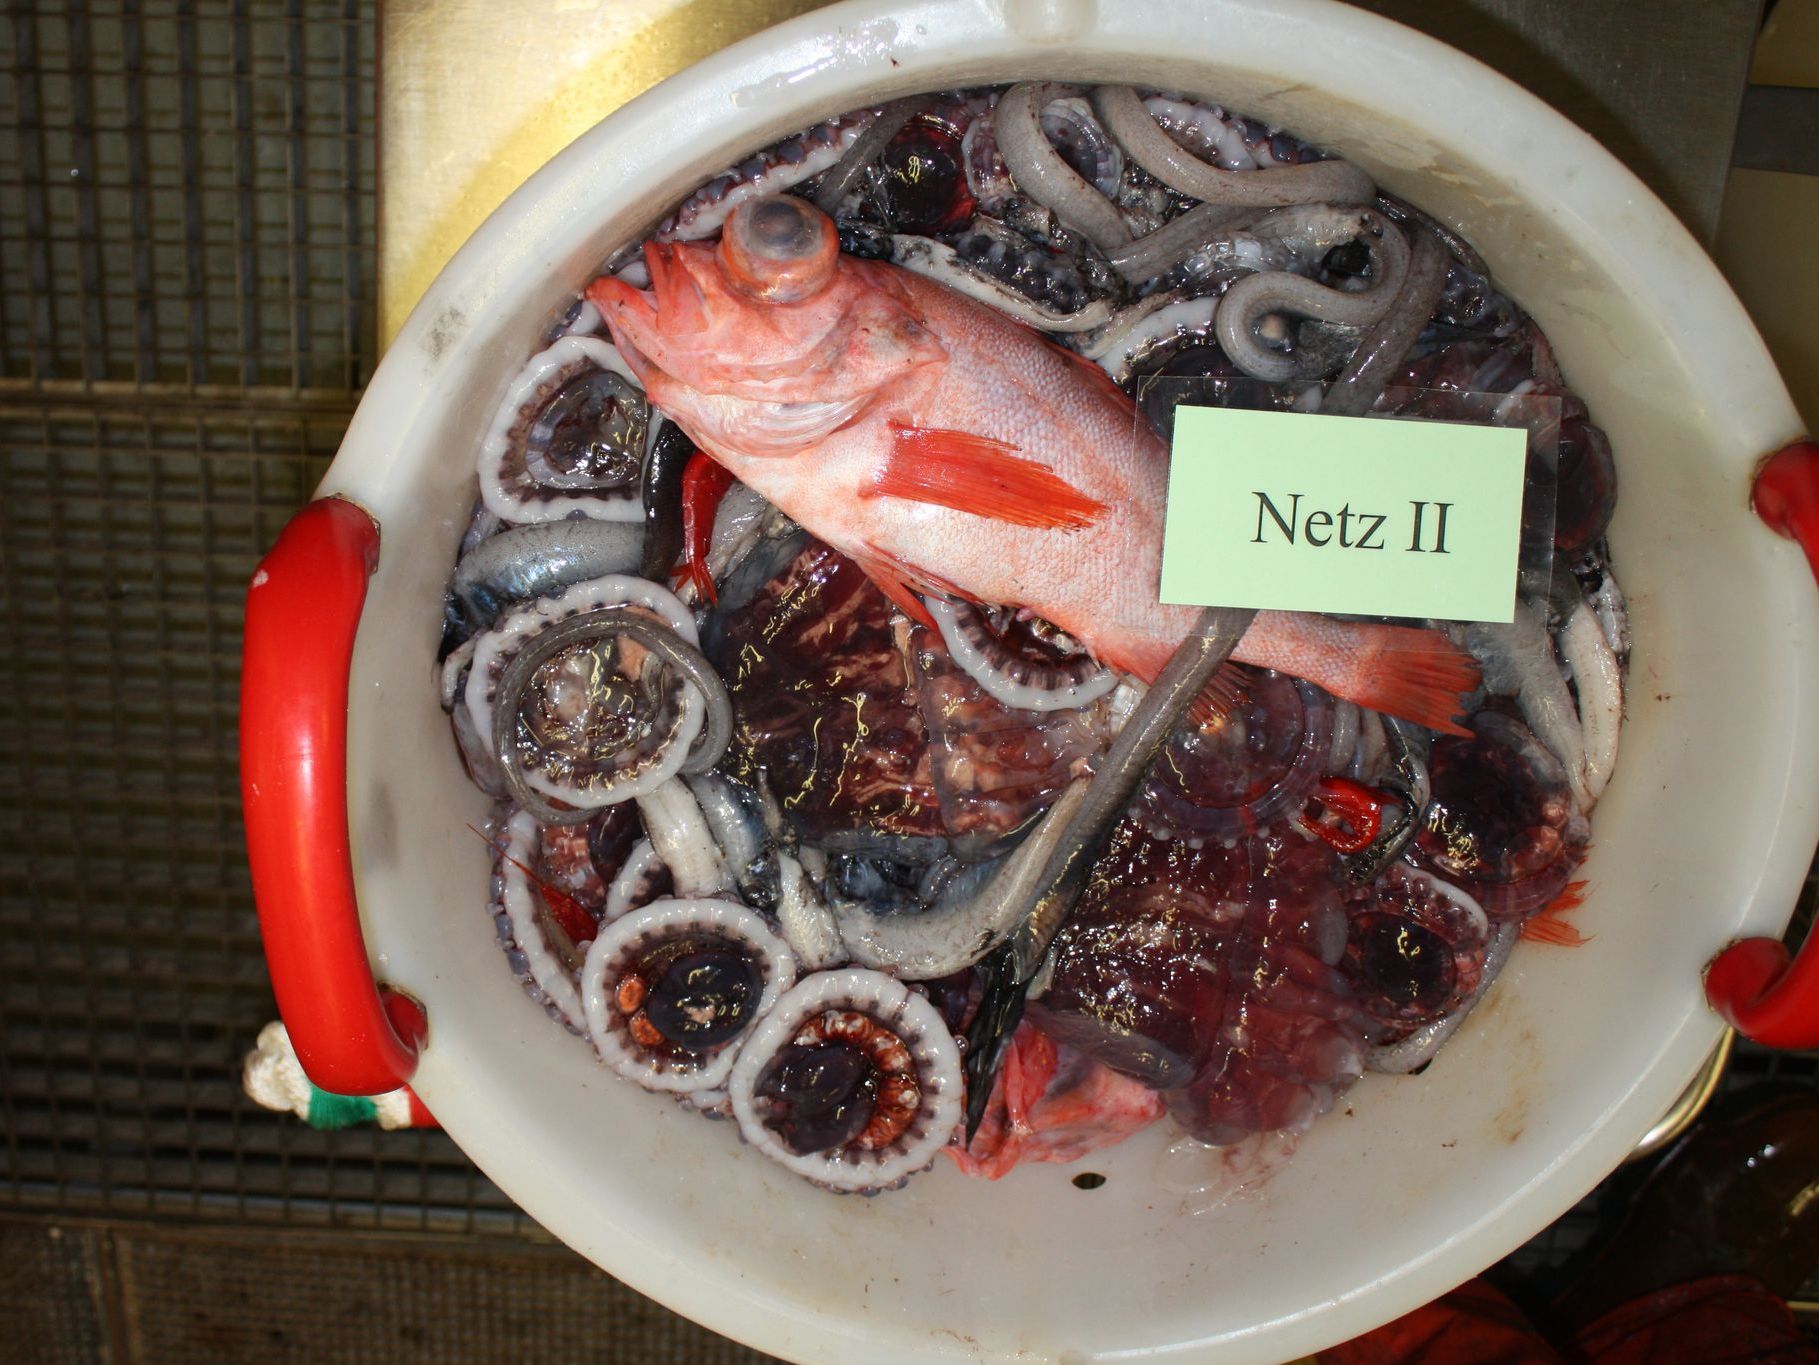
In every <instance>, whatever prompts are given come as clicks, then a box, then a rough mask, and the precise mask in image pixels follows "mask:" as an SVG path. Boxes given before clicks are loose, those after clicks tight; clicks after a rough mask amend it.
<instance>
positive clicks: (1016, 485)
mask: <svg viewBox="0 0 1819 1365" xmlns="http://www.w3.org/2000/svg"><path fill="white" fill-rule="evenodd" d="M889 426H890V430H891V438H892V439H891V450H890V454H889V455H887V456H886V457H885V462H884V467H883V469H881V470H880V471H879V473H878V477H877V479H876V480H875V481H874V482H873V484H872V486H871V487H870V489H868V490H867V496H871V497H889V498H907V499H909V500H910V501H912V502H928V503H935V504H937V505H938V506H941V507H951V508H953V509H954V510H955V511H956V512H970V513H972V514H973V515H974V516H978V517H989V518H991V519H992V520H993V521H1004V522H1009V523H1010V524H1012V525H1013V526H1035V527H1040V528H1044V529H1052V530H1061V531H1077V530H1079V529H1081V528H1082V527H1085V526H1091V525H1092V524H1093V523H1094V522H1096V521H1098V520H1099V518H1100V517H1101V516H1102V515H1103V514H1104V512H1105V510H1106V507H1105V504H1104V503H1102V502H1100V501H1099V500H1098V499H1097V498H1094V497H1090V496H1088V495H1087V494H1085V493H1082V492H1081V491H1080V490H1079V489H1078V488H1075V487H1074V486H1073V485H1072V484H1071V483H1069V482H1068V481H1067V480H1066V479H1064V478H1062V477H1061V476H1060V475H1059V474H1057V473H1055V471H1054V470H1052V469H1050V468H1048V466H1046V465H1041V464H1037V463H1036V462H1035V461H1034V460H1026V459H1024V458H1023V457H1022V456H1020V455H1016V454H1014V453H1012V452H1014V451H1015V450H1016V449H1017V447H1016V446H1014V445H1011V444H1009V443H1008V442H1005V441H998V440H994V439H992V438H991V437H990V436H976V435H974V434H973V433H972V432H968V431H948V430H945V429H943V428H941V427H917V426H911V425H909V424H908V423H906V422H897V421H892V422H891V423H890V424H889Z"/></svg>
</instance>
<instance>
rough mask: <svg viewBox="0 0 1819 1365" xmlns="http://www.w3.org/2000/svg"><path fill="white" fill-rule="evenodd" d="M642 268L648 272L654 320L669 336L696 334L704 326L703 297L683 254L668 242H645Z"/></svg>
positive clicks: (705, 319) (705, 321)
mask: <svg viewBox="0 0 1819 1365" xmlns="http://www.w3.org/2000/svg"><path fill="white" fill-rule="evenodd" d="M644 267H645V269H646V270H648V271H650V275H651V293H652V294H653V295H655V296H656V299H657V317H658V319H659V321H660V322H661V324H662V326H663V330H664V331H666V332H669V333H683V332H699V331H702V330H704V329H705V328H706V327H707V308H706V295H704V294H703V293H702V292H701V286H700V285H699V284H697V283H695V276H694V274H693V272H691V271H690V270H689V268H688V261H687V259H686V257H684V255H683V253H682V252H680V251H678V250H677V249H676V247H675V246H674V245H673V244H672V243H670V242H646V243H645V244H644Z"/></svg>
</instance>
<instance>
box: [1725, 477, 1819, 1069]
mask: <svg viewBox="0 0 1819 1365" xmlns="http://www.w3.org/2000/svg"><path fill="white" fill-rule="evenodd" d="M1751 503H1752V505H1753V506H1754V507H1755V509H1756V515H1757V516H1759V517H1761V518H1762V520H1763V522H1764V523H1765V524H1766V525H1767V526H1768V527H1769V528H1770V529H1771V530H1774V531H1777V532H1779V533H1780V534H1782V535H1784V536H1787V537H1788V538H1789V539H1791V540H1797V541H1799V542H1800V547H1801V549H1803V550H1805V551H1806V560H1807V563H1808V564H1810V565H1812V568H1813V577H1814V580H1815V581H1816V582H1819V443H1815V442H1813V441H1796V442H1794V444H1792V445H1791V446H1787V447H1786V448H1784V449H1782V450H1779V451H1776V452H1775V454H1773V455H1771V456H1770V457H1769V458H1768V460H1767V461H1765V462H1764V463H1763V466H1762V468H1761V469H1760V470H1759V471H1758V472H1757V474H1756V484H1755V488H1754V490H1753V492H1752V494H1751ZM1705 998H1706V999H1707V1000H1709V1001H1710V1002H1711V1005H1712V1008H1713V1009H1715V1010H1717V1011H1718V1013H1719V1014H1720V1015H1722V1016H1723V1017H1724V1020H1725V1022H1726V1023H1728V1024H1729V1025H1730V1026H1731V1027H1732V1028H1734V1029H1736V1030H1737V1032H1739V1033H1741V1034H1742V1035H1743V1036H1744V1037H1746V1038H1748V1039H1750V1040H1752V1041H1754V1042H1758V1043H1764V1044H1766V1045H1768V1046H1769V1047H1792V1048H1810V1047H1819V934H1809V935H1808V936H1807V940H1806V942H1805V943H1804V944H1802V945H1801V948H1800V953H1799V956H1797V957H1795V956H1791V955H1790V954H1789V953H1788V950H1787V949H1786V948H1785V947H1784V946H1782V944H1781V943H1780V942H1778V941H1777V940H1775V939H1772V938H1746V939H1741V940H1739V941H1738V942H1736V943H1733V944H1732V945H1731V946H1730V947H1728V948H1726V949H1725V950H1724V951H1723V952H1721V953H1719V954H1718V956H1717V957H1715V958H1713V959H1712V962H1711V965H1710V966H1709V967H1707V968H1706V969H1705Z"/></svg>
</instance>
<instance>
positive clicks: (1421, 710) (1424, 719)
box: [1335, 626, 1479, 738]
mask: <svg viewBox="0 0 1819 1365" xmlns="http://www.w3.org/2000/svg"><path fill="white" fill-rule="evenodd" d="M1369 630H1370V632H1371V635H1372V637H1373V638H1372V647H1371V649H1370V651H1369V657H1368V662H1367V661H1363V660H1361V661H1360V663H1359V666H1358V667H1357V668H1356V669H1354V670H1353V671H1352V683H1353V685H1352V686H1350V687H1348V688H1345V689H1343V690H1342V691H1341V692H1340V695H1342V696H1344V697H1346V698H1348V699H1349V700H1351V701H1355V702H1357V703H1358V704H1359V705H1360V706H1368V707H1370V708H1371V709H1372V710H1373V711H1381V712H1383V713H1384V714H1385V715H1389V716H1399V717H1400V718H1401V719H1403V720H1412V721H1414V722H1415V724H1417V725H1425V726H1426V727H1427V728H1428V729H1430V730H1437V731H1439V732H1440V733H1441V734H1443V735H1459V736H1462V737H1467V738H1469V737H1470V735H1471V733H1472V732H1471V731H1470V730H1468V729H1466V728H1465V727H1464V726H1463V725H1461V724H1460V723H1459V721H1458V717H1459V716H1460V715H1461V714H1463V713H1464V711H1465V698H1466V697H1467V696H1469V695H1470V694H1471V693H1472V692H1474V691H1476V690H1477V687H1478V681H1479V671H1478V661H1477V660H1476V659H1474V658H1472V656H1471V655H1470V654H1468V653H1466V652H1465V651H1464V650H1463V649H1460V648H1459V646H1457V645H1455V644H1454V643H1453V642H1452V641H1451V640H1449V639H1447V638H1446V637H1445V636H1444V635H1442V634H1440V632H1439V631H1435V630H1427V629H1423V628H1421V627H1417V626H1372V627H1369ZM1335 690H1337V689H1335Z"/></svg>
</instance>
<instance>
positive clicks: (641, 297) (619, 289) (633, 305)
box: [586, 275, 661, 389]
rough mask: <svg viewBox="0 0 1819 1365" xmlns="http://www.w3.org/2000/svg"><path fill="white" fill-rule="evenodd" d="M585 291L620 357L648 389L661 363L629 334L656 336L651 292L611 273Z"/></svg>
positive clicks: (655, 321) (654, 337)
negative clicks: (657, 362)
mask: <svg viewBox="0 0 1819 1365" xmlns="http://www.w3.org/2000/svg"><path fill="white" fill-rule="evenodd" d="M586 295H587V301H588V302H589V303H591V304H593V305H594V307H596V308H598V309H599V310H600V316H601V317H602V318H603V319H604V320H605V322H606V326H607V330H608V331H610V332H611V333H612V334H613V345H614V346H616V347H617V348H618V350H619V355H620V356H621V358H623V359H624V361H625V363H626V364H627V365H629V366H630V367H631V370H632V373H633V374H635V375H636V376H637V377H638V382H639V383H640V384H642V385H643V386H644V387H645V388H646V389H649V388H650V382H651V376H652V375H655V374H658V373H660V372H661V367H660V366H659V365H657V364H656V363H655V362H654V361H652V360H651V358H650V357H649V356H648V355H646V354H645V353H644V351H643V349H642V348H641V347H640V346H639V345H638V343H637V342H636V341H634V340H633V339H632V338H633V335H634V334H637V335H641V336H644V337H647V338H650V339H652V340H655V339H656V336H657V310H656V308H655V307H653V306H652V303H651V295H649V294H647V293H646V292H645V291H644V290H642V289H634V288H633V287H632V286H631V285H629V284H627V283H626V282H625V281H624V280H616V279H613V278H612V277H611V276H610V275H602V276H601V277H600V278H599V279H597V280H595V281H594V282H593V283H591V284H589V285H588V287H587V290H586Z"/></svg>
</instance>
